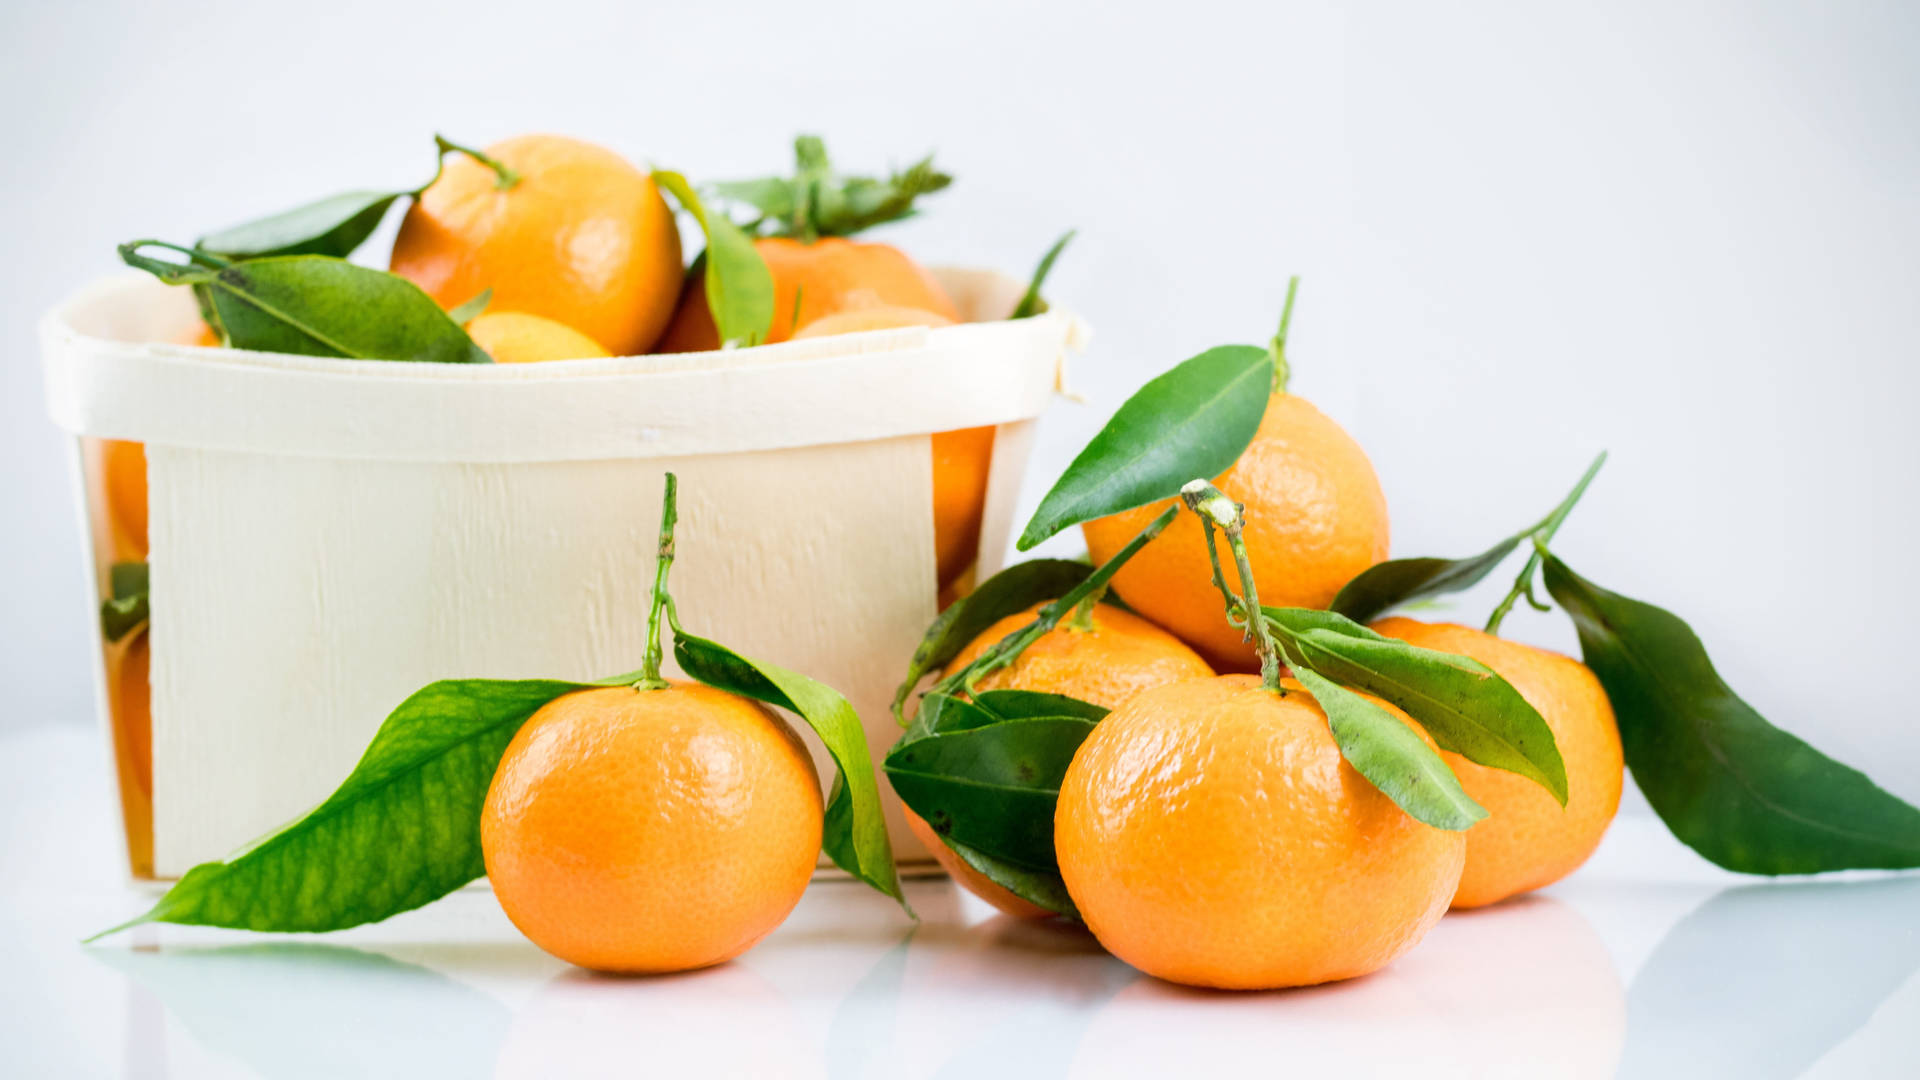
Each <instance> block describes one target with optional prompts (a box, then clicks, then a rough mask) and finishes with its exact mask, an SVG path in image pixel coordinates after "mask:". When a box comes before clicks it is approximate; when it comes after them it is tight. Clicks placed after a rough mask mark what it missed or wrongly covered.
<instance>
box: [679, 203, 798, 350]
mask: <svg viewBox="0 0 1920 1080" xmlns="http://www.w3.org/2000/svg"><path fill="white" fill-rule="evenodd" d="M653 179H654V182H655V183H656V184H659V185H660V186H661V187H663V188H665V189H667V191H668V192H669V193H671V194H672V195H673V197H674V198H675V199H676V200H678V201H679V203H680V207H681V209H683V210H685V211H686V212H687V213H689V214H691V215H693V219H694V220H695V221H697V222H699V223H700V231H701V232H703V233H705V234H706V237H707V250H706V258H705V269H704V270H703V273H704V274H705V277H704V278H703V284H704V285H705V287H706V293H707V310H708V311H710V312H712V314H713V325H714V327H715V328H716V329H717V330H718V332H719V335H720V340H721V341H722V342H725V343H729V344H737V345H758V344H760V343H761V342H762V341H765V340H766V339H767V333H768V331H769V330H771V329H772V328H773V273H772V271H770V270H768V269H767V261H766V260H765V259H763V258H761V257H760V251H759V249H758V248H756V247H754V246H753V239H752V238H751V237H749V236H748V235H747V234H746V233H744V232H742V231H741V229H740V226H738V225H735V224H734V223H733V221H732V219H730V218H728V217H727V216H726V215H725V214H712V213H708V211H707V208H706V206H705V205H703V204H702V203H701V201H700V196H699V195H697V194H695V192H694V190H693V185H691V184H689V183H687V178H686V177H684V176H682V175H680V174H679V173H677V172H667V171H665V170H660V169H656V170H654V173H653Z"/></svg>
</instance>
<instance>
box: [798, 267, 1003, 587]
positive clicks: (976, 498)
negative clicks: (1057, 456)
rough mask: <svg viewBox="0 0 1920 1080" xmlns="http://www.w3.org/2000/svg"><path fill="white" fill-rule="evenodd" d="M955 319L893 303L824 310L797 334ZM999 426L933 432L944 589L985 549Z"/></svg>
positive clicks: (937, 551)
mask: <svg viewBox="0 0 1920 1080" xmlns="http://www.w3.org/2000/svg"><path fill="white" fill-rule="evenodd" d="M953 323H954V320H952V319H950V318H948V317H947V316H945V315H942V314H940V313H939V312H937V311H926V310H924V309H921V308H910V307H900V306H897V305H887V306H884V307H870V308H854V309H852V310H848V311H836V312H834V313H833V314H831V315H824V316H821V317H820V318H817V319H815V320H813V321H812V322H810V323H807V324H805V325H803V326H802V327H801V328H800V332H799V333H797V334H795V335H793V337H794V340H795V341H798V340H800V339H802V338H816V337H829V336H832V335H834V334H853V333H858V332H860V331H863V330H891V329H895V328H897V327H902V326H930V327H931V326H952V325H953ZM993 431H994V429H993V425H991V424H988V425H985V426H983V427H970V428H961V429H959V430H957V431H941V432H936V433H935V434H934V436H933V556H934V565H935V570H936V576H937V578H938V581H939V584H940V587H941V588H942V589H944V588H946V587H947V586H949V585H952V584H953V583H954V582H956V581H958V580H959V579H960V577H961V575H963V574H965V573H966V572H967V567H968V566H970V565H972V564H973V560H974V556H975V555H976V554H977V553H978V552H979V550H980V518H981V515H982V514H984V513H985V511H986V505H987V477H988V474H989V473H990V472H991V470H992V468H993ZM942 606H943V607H944V606H945V605H944V604H943V605H942Z"/></svg>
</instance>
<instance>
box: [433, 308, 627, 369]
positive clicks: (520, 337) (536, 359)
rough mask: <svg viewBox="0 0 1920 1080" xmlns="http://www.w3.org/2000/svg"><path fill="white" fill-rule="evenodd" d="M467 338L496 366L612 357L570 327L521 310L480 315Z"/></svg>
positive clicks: (468, 326)
mask: <svg viewBox="0 0 1920 1080" xmlns="http://www.w3.org/2000/svg"><path fill="white" fill-rule="evenodd" d="M467 336H468V337H470V338H472V339H473V343H474V344H475V345H478V346H480V348H482V349H483V350H485V351H486V354H487V355H488V356H491V357H493V362H494V363H496V364H534V363H540V362H542V361H546V360H584V359H587V358H589V357H595V356H611V355H613V354H612V353H609V352H608V351H607V350H605V349H603V348H601V347H600V343H599V342H597V341H595V340H593V339H592V338H590V337H588V336H587V335H585V334H583V333H581V332H580V331H578V330H575V329H574V328H573V327H571V326H563V325H562V324H560V323H557V322H554V321H553V320H552V319H543V318H541V317H540V316H538V315H528V314H526V313H525V312H520V311H500V312H488V313H487V314H485V315H481V316H479V317H478V318H476V319H474V320H473V321H472V322H470V323H468V324H467Z"/></svg>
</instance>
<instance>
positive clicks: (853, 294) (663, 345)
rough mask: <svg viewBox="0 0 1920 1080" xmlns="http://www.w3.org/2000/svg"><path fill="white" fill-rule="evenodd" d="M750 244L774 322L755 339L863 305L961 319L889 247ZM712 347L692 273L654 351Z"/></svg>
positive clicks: (708, 315) (716, 340)
mask: <svg viewBox="0 0 1920 1080" xmlns="http://www.w3.org/2000/svg"><path fill="white" fill-rule="evenodd" d="M753 246H754V247H755V248H756V249H757V250H758V251H759V252H760V257H761V258H762V259H764V260H766V263H767V270H768V271H769V272H770V273H771V274H772V275H773V296H774V300H773V326H772V328H771V329H770V330H769V331H768V332H767V339H766V341H764V342H762V343H761V344H772V343H774V342H779V341H786V340H788V339H790V338H792V337H793V336H794V335H795V334H796V332H798V331H799V330H801V329H802V328H804V327H806V326H807V325H808V324H810V323H813V322H815V321H816V320H819V319H821V318H824V317H826V316H829V315H835V314H838V313H841V312H846V311H856V310H859V309H862V308H879V307H900V308H910V309H913V310H915V311H925V312H931V313H933V314H935V315H938V316H940V317H941V318H943V319H946V320H947V321H948V322H957V321H959V319H960V312H959V309H957V308H955V307H954V306H953V301H952V300H951V299H950V298H948V296H947V292H946V290H945V289H943V288H941V287H940V283H939V282H938V281H936V280H935V279H934V277H933V275H932V274H930V273H928V272H927V271H926V270H925V268H923V267H922V266H921V265H920V264H919V263H916V262H914V261H913V260H912V259H911V258H908V257H907V255H906V254H905V253H904V252H902V251H901V250H900V249H899V248H896V247H892V246H890V245H888V244H876V243H871V242H868V241H860V240H848V239H846V238H844V237H838V236H829V237H824V238H822V239H819V240H814V241H812V242H808V241H806V240H802V239H798V238H794V237H786V236H766V237H761V238H760V239H758V240H755V241H754V242H753ZM897 325H907V324H897ZM862 328H863V329H873V327H871V326H867V327H862ZM825 332H833V331H825ZM839 332H841V333H844V332H846V331H844V330H843V331H839ZM719 347H720V335H719V332H718V331H717V330H715V329H714V325H713V314H712V312H710V311H709V310H708V309H707V291H706V284H705V282H704V281H703V280H702V279H701V278H699V277H695V278H693V279H691V280H689V281H688V283H687V289H686V293H685V295H683V296H682V297H681V298H680V306H679V308H678V310H676V311H675V312H674V314H673V321H672V322H671V323H670V324H668V326H667V331H666V334H665V336H664V337H662V338H661V339H660V344H659V346H658V347H657V348H656V350H655V351H657V352H669V353H675V352H701V351H703V350H706V349H717V348H719Z"/></svg>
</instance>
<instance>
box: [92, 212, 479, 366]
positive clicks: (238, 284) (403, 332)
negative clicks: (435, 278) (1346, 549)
mask: <svg viewBox="0 0 1920 1080" xmlns="http://www.w3.org/2000/svg"><path fill="white" fill-rule="evenodd" d="M149 245H156V246H163V247H169V248H172V249H173V250H175V251H181V252H184V253H186V254H188V257H189V258H190V259H192V260H193V261H192V262H191V263H186V264H181V263H169V262H164V261H161V260H158V259H154V258H151V257H149V256H145V255H141V254H140V253H139V249H140V248H142V247H146V246H149ZM120 257H121V259H123V260H124V261H125V262H126V263H127V265H129V266H133V267H136V268H138V269H141V270H146V271H147V272H149V273H151V274H153V275H154V276H155V277H158V278H159V279H160V280H161V281H164V282H166V283H167V284H169V285H195V286H200V287H203V288H204V290H205V292H206V293H207V295H208V296H209V297H210V298H211V303H212V305H213V308H214V313H215V316H216V323H217V325H218V326H219V327H220V328H221V330H222V331H223V332H224V334H225V337H226V340H227V343H228V344H229V345H232V346H233V347H234V348H236V349H254V350H257V351H260V352H276V353H293V354H296V355H301V356H334V357H344V358H347V359H353V360H409V361H422V362H438V363H468V364H486V363H491V362H492V358H491V357H489V356H488V355H487V354H486V353H485V352H483V351H481V349H480V347H479V346H478V345H475V344H474V343H473V339H472V338H470V337H468V336H467V332H466V331H465V330H462V329H461V328H460V324H458V323H456V322H454V321H453V320H452V319H450V318H448V317H447V313H446V312H444V311H442V310H440V305H438V304H436V303H434V302H433V299H432V298H431V297H429V296H428V295H427V294H426V293H424V292H422V291H420V287H419V286H418V285H415V284H414V283H413V282H411V281H408V280H407V279H405V278H403V277H400V276H398V275H396V274H389V273H387V272H386V271H384V270H373V269H369V268H367V267H364V266H355V265H354V264H353V263H350V262H347V261H345V260H343V259H335V258H329V257H326V256H321V255H291V256H274V257H270V258H263V259H249V260H246V261H244V262H231V263H229V262H226V261H224V260H218V259H214V258H213V257H211V256H208V255H207V254H206V253H204V252H192V251H189V250H188V249H184V248H178V247H175V246H174V245H160V244H158V242H156V241H150V240H141V241H136V242H134V243H131V244H122V245H121V246H120Z"/></svg>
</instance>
